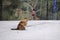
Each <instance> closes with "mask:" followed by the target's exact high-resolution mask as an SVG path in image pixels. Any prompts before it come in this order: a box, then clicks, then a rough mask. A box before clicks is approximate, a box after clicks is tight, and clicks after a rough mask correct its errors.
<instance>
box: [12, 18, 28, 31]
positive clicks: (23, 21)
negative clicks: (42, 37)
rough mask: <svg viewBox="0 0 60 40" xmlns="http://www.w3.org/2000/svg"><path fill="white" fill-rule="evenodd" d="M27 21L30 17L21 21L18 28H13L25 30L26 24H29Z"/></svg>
mask: <svg viewBox="0 0 60 40" xmlns="http://www.w3.org/2000/svg"><path fill="white" fill-rule="evenodd" d="M27 22H28V19H27V18H24V19H23V20H22V21H20V22H19V24H18V26H17V28H16V29H12V30H25V26H26V25H27Z"/></svg>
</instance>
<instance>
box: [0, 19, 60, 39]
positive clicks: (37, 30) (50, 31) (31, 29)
mask: <svg viewBox="0 0 60 40" xmlns="http://www.w3.org/2000/svg"><path fill="white" fill-rule="evenodd" d="M18 23H19V21H0V40H60V21H56V20H55V21H46V20H45V21H43V20H41V21H36V20H35V21H33V20H32V21H28V24H27V27H26V30H24V31H21V30H11V28H16V27H17V25H18Z"/></svg>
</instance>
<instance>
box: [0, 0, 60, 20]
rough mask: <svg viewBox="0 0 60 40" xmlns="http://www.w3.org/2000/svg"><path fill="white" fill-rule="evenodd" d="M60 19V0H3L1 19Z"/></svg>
mask: <svg viewBox="0 0 60 40" xmlns="http://www.w3.org/2000/svg"><path fill="white" fill-rule="evenodd" d="M24 18H28V19H29V20H60V0H2V14H1V20H21V19H24Z"/></svg>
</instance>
